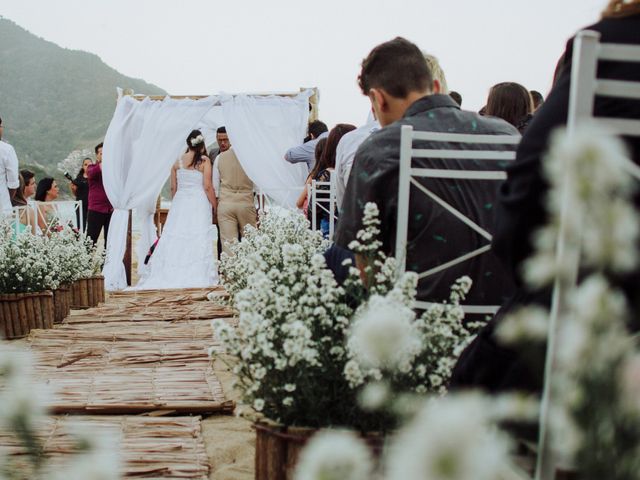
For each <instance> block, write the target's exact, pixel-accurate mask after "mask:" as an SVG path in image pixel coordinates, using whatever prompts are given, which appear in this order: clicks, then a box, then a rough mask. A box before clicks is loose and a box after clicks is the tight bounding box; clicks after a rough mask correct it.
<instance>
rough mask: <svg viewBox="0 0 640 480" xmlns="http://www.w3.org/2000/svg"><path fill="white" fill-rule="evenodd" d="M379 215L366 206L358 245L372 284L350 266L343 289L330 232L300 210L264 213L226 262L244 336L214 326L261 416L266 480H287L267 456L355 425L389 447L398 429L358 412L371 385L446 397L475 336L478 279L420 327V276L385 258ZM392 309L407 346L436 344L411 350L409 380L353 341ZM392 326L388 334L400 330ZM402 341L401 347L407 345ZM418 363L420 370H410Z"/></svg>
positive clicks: (292, 451) (383, 418)
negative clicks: (463, 350) (472, 295)
mask: <svg viewBox="0 0 640 480" xmlns="http://www.w3.org/2000/svg"><path fill="white" fill-rule="evenodd" d="M378 216H379V213H378V209H377V207H376V206H375V205H374V204H368V205H367V206H366V208H365V215H364V219H363V225H364V229H363V230H362V231H361V232H359V233H358V235H357V240H356V241H354V242H353V243H352V244H351V245H350V248H351V249H352V250H353V251H355V252H357V253H359V254H360V255H361V256H362V257H363V259H364V262H365V265H366V267H365V269H364V279H363V278H361V276H360V272H359V270H358V269H356V268H355V267H353V266H351V267H350V273H349V276H348V278H347V280H346V281H345V283H344V285H343V286H340V285H338V283H337V282H336V280H335V278H334V276H333V273H332V272H331V271H330V270H329V269H328V268H327V266H326V262H325V259H324V257H323V256H322V255H321V254H320V253H319V252H321V251H322V250H323V248H324V247H325V246H326V244H325V243H324V242H323V241H322V239H321V236H320V235H319V234H318V232H313V231H311V230H310V229H309V226H308V222H307V220H306V219H305V218H304V217H303V216H302V215H300V214H298V213H294V212H284V211H279V210H276V211H275V212H269V213H268V214H265V215H263V216H262V217H261V223H260V227H259V228H258V229H256V230H250V231H249V232H248V235H247V239H243V240H242V241H241V242H240V243H239V244H237V245H234V246H233V247H232V253H233V257H226V258H224V259H223V265H222V269H221V271H222V275H223V279H224V281H225V286H226V287H227V288H228V289H229V291H230V293H232V295H233V306H234V307H235V308H236V309H237V311H238V312H239V320H238V325H237V327H235V328H234V327H232V326H230V325H229V324H228V323H227V322H223V321H214V329H215V335H216V338H217V339H219V341H220V342H221V343H222V344H223V345H225V347H226V350H227V353H228V354H229V355H228V356H225V357H223V358H224V359H225V360H226V361H228V362H229V363H230V365H231V366H232V368H233V371H234V373H235V374H236V375H237V378H238V380H237V381H238V385H237V386H238V387H239V389H240V390H241V393H242V396H243V400H244V402H245V403H246V404H248V405H250V406H251V407H252V409H253V410H254V411H255V412H258V414H259V415H258V418H259V421H258V423H257V424H256V428H257V432H258V440H257V454H256V455H257V460H256V461H257V463H256V465H258V469H257V471H258V473H257V478H274V479H279V478H285V477H281V476H280V475H281V474H282V469H283V468H284V467H282V465H278V464H277V461H274V462H272V460H273V459H274V457H273V456H271V455H270V454H272V453H274V452H273V451H271V452H268V451H267V452H265V451H263V450H262V449H263V448H264V449H267V450H268V449H271V450H273V449H276V450H279V451H280V452H285V453H283V454H284V455H285V456H286V457H287V458H288V459H289V460H288V462H289V464H291V463H293V464H294V463H295V459H296V456H297V454H296V452H297V450H299V449H300V446H301V445H302V443H304V439H305V438H306V437H308V436H310V435H312V434H313V433H315V430H316V429H317V428H322V427H329V426H341V427H348V428H352V429H354V430H355V431H359V432H363V433H361V434H362V435H365V436H366V437H367V438H368V441H369V442H371V443H372V444H374V445H377V446H378V447H377V448H381V445H382V442H383V440H384V432H386V431H387V430H389V429H391V428H394V427H395V425H396V422H397V421H396V419H395V418H394V417H393V416H392V415H389V414H386V413H385V412H383V411H382V412H376V413H374V412H371V411H368V410H367V409H363V408H361V407H360V406H359V405H358V401H357V400H358V397H359V395H360V394H361V393H362V390H363V386H364V384H365V380H367V379H370V378H375V379H377V380H379V381H381V382H383V381H384V382H388V383H389V384H392V385H394V386H399V385H402V386H403V388H404V389H406V390H407V391H408V392H416V391H418V392H426V391H433V392H434V393H441V392H442V391H444V389H445V388H444V387H445V384H446V381H447V379H448V376H449V374H450V369H451V367H452V365H453V359H452V355H453V352H454V351H457V347H458V346H459V345H462V344H464V343H465V342H466V341H467V340H468V337H469V335H470V334H469V333H468V332H467V331H466V329H464V328H463V327H461V320H462V317H463V315H462V310H461V309H460V308H459V305H458V303H459V301H460V300H461V299H463V298H464V294H465V293H466V291H468V288H469V287H470V282H469V281H468V279H464V280H461V282H460V283H459V284H457V285H456V286H455V287H454V289H455V291H454V293H453V294H452V299H453V300H454V301H455V302H456V303H455V304H453V305H448V304H441V305H437V306H434V308H433V309H431V310H430V311H429V312H427V313H426V314H425V316H424V317H422V318H421V319H420V320H419V321H416V320H415V316H414V314H413V312H412V310H411V307H412V305H413V302H414V300H415V295H416V283H417V276H416V274H415V273H412V272H408V273H406V274H404V275H403V276H402V277H401V278H397V277H396V271H397V269H396V262H395V260H394V259H393V258H388V257H386V256H385V255H383V254H382V253H381V252H380V243H379V241H378V236H379V233H380V231H379V225H380V221H379V218H378ZM387 302H392V304H391V306H390V307H389V310H393V311H396V312H404V316H403V318H402V320H401V322H403V325H402V326H401V329H402V328H405V331H404V332H403V333H404V334H405V336H404V337H403V338H404V339H406V338H407V337H408V336H411V335H413V334H414V333H415V334H418V335H419V336H420V337H421V338H425V339H428V341H429V343H428V344H427V345H426V346H423V345H420V344H417V345H416V342H415V339H414V341H413V342H410V343H411V344H412V345H413V347H412V349H411V350H410V358H407V359H405V363H404V364H403V365H402V373H400V374H398V373H396V371H395V370H393V369H387V368H379V367H381V366H380V365H375V364H374V365H365V363H364V360H363V359H362V358H361V357H359V356H358V354H357V350H358V349H357V348H356V347H355V344H354V345H350V344H348V342H347V339H348V337H349V333H350V331H351V327H352V323H353V321H352V319H353V318H354V317H355V318H356V319H357V320H356V322H355V323H354V324H353V326H354V329H355V330H358V329H359V328H360V327H364V328H365V329H367V323H368V320H367V319H370V318H371V316H372V315H377V314H378V309H379V308H382V304H386V303H387ZM385 311H387V310H385ZM374 323H375V320H374ZM454 324H455V326H454ZM385 327H387V326H385ZM393 328H394V327H393V325H391V326H390V328H386V329H385V330H383V331H382V332H381V333H382V334H383V335H384V332H386V333H389V332H390V330H391V333H393V331H392V330H393ZM373 329H374V330H375V325H374V326H373ZM369 330H371V329H370V328H369ZM403 341H404V340H403V339H399V343H398V344H397V345H395V346H394V348H395V347H397V348H404V344H403ZM439 355H441V357H440V356H439ZM413 367H416V369H417V373H416V374H413V373H409V372H408V369H411V368H413ZM274 422H275V424H274ZM367 432H369V433H367ZM371 432H375V433H371ZM292 438H296V439H297V440H296V441H294V442H291V441H290V440H291V439H292ZM276 445H277V446H276ZM276 460H277V459H276ZM290 469H291V466H290V467H289V470H290ZM276 472H280V473H276ZM287 478H288V477H287Z"/></svg>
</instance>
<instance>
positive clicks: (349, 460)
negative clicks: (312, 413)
mask: <svg viewBox="0 0 640 480" xmlns="http://www.w3.org/2000/svg"><path fill="white" fill-rule="evenodd" d="M372 474H373V460H372V458H371V453H370V452H369V449H368V448H367V446H366V445H364V444H363V443H362V442H361V441H360V439H359V438H358V437H357V436H356V435H355V434H354V433H353V432H349V431H339V430H336V431H323V432H320V433H318V434H316V435H315V436H314V437H313V440H312V441H311V444H310V445H309V448H307V449H305V450H304V451H303V453H302V455H301V457H300V461H299V463H298V465H297V466H296V472H295V476H294V478H295V480H320V479H322V480H370V479H371V478H372Z"/></svg>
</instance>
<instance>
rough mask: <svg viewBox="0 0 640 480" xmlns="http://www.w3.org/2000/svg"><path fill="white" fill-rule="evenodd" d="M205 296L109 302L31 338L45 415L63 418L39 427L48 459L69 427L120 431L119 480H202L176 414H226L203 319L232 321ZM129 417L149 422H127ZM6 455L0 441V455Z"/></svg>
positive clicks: (57, 453)
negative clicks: (46, 389) (48, 399)
mask: <svg viewBox="0 0 640 480" xmlns="http://www.w3.org/2000/svg"><path fill="white" fill-rule="evenodd" d="M210 291H211V289H208V290H202V289H194V290H174V291H143V292H122V293H117V294H113V295H110V296H109V298H108V300H107V303H106V304H104V305H101V306H99V307H96V308H93V309H88V310H83V311H74V312H73V313H72V315H71V316H70V317H68V318H67V319H66V320H65V322H64V323H63V324H61V325H57V326H56V327H55V328H53V329H51V330H34V331H32V333H31V334H30V336H29V337H28V339H27V341H26V344H27V346H28V348H30V349H31V351H32V352H33V353H34V356H35V359H34V361H35V365H34V370H35V375H36V377H37V378H38V379H39V380H41V381H44V382H46V383H47V384H48V385H49V386H50V389H51V390H52V393H53V397H52V398H53V400H52V402H53V403H52V405H51V407H52V410H53V412H54V413H56V414H58V415H63V416H59V417H52V418H51V419H49V424H46V425H44V426H43V427H42V428H43V429H44V433H43V435H44V438H46V439H47V441H46V444H45V447H44V450H45V453H51V454H52V457H53V458H52V460H54V461H55V462H58V461H62V462H64V461H65V460H64V457H65V455H66V456H67V457H68V454H69V453H70V451H69V450H70V446H69V444H68V439H69V437H68V435H66V433H64V432H65V428H64V426H65V425H67V423H68V422H70V421H71V420H73V421H74V422H75V421H76V420H78V421H80V422H81V423H85V424H89V425H91V428H94V426H95V427H96V428H98V427H100V428H102V426H104V427H105V428H107V427H111V428H117V429H119V430H120V431H121V434H122V438H123V443H122V445H121V450H122V452H123V458H124V460H125V462H126V466H125V470H124V471H123V478H129V477H144V478H159V479H160V478H162V479H165V478H187V479H191V478H193V479H206V478H209V477H208V472H209V471H210V465H209V461H208V460H207V454H206V452H205V442H204V439H203V434H202V423H201V418H200V417H199V416H197V417H182V415H193V414H196V415H200V414H220V413H226V414H229V413H232V412H233V410H234V408H235V403H234V402H233V401H232V400H229V399H228V398H227V397H226V395H225V392H224V391H223V387H222V384H221V382H220V380H219V379H218V378H217V376H216V373H215V372H214V371H213V369H212V366H211V362H210V359H209V356H208V349H209V347H211V346H214V347H215V346H216V342H215V339H214V338H213V334H212V333H213V332H212V329H211V319H213V318H227V319H228V321H230V322H232V321H233V320H232V318H231V317H232V315H233V312H232V311H230V310H229V309H228V308H226V307H222V306H220V305H217V304H214V303H212V302H209V301H207V297H206V296H207V293H209V292H210ZM214 291H215V292H216V294H217V295H219V296H221V297H224V296H225V295H226V294H225V292H224V290H222V289H220V288H218V289H214ZM68 414H73V415H71V416H69V415H68ZM139 414H143V415H150V416H132V415H139ZM76 415H77V416H76ZM88 415H90V416H88ZM123 415H125V416H123ZM165 415H180V416H177V417H170V416H165ZM65 442H67V443H65ZM15 448H16V446H15V443H12V440H11V439H10V438H8V437H7V436H6V435H2V434H1V433H0V453H2V452H3V450H4V451H10V452H13V453H16V454H17V453H18V452H16V451H15ZM212 475H213V473H212Z"/></svg>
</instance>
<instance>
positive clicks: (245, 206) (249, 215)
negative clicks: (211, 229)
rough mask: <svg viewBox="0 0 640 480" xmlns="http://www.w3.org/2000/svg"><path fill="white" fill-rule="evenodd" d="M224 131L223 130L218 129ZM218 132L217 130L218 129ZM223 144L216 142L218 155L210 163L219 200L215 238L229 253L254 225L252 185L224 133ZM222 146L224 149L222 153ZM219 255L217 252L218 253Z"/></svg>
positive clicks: (224, 250) (254, 213) (255, 217)
mask: <svg viewBox="0 0 640 480" xmlns="http://www.w3.org/2000/svg"><path fill="white" fill-rule="evenodd" d="M221 128H224V127H221ZM218 130H220V129H218ZM224 133H225V137H226V138H227V141H226V142H220V141H219V142H218V145H220V150H221V153H220V155H218V156H217V157H216V159H215V161H214V162H213V172H212V175H213V187H214V189H215V191H216V196H217V197H218V212H217V215H216V216H217V219H218V229H219V235H218V238H219V239H220V241H221V242H222V251H223V252H225V253H226V254H228V255H229V254H230V253H231V252H230V251H229V245H228V244H230V243H233V242H237V241H238V240H239V239H240V238H241V237H242V234H243V232H244V227H245V226H247V225H253V226H254V227H255V226H256V223H257V216H256V209H255V203H254V200H253V182H252V181H251V179H250V178H249V177H248V176H247V174H246V173H245V171H244V169H243V168H242V165H240V161H239V160H238V157H237V156H236V154H235V152H234V150H233V148H232V147H231V144H230V143H229V141H228V138H229V137H227V136H226V130H225V131H224ZM223 145H224V147H226V148H225V150H224V151H223V150H222V148H223ZM218 252H220V249H219V250H218Z"/></svg>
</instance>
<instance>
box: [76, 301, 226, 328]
mask: <svg viewBox="0 0 640 480" xmlns="http://www.w3.org/2000/svg"><path fill="white" fill-rule="evenodd" d="M232 316H233V311H232V310H231V309H229V308H227V307H224V306H220V305H217V304H215V303H213V302H208V301H207V302H188V303H184V304H183V303H176V304H173V305H170V304H166V303H163V304H155V305H146V306H137V305H128V304H125V303H107V304H105V305H103V306H100V307H97V308H91V309H88V310H76V311H73V312H72V313H71V315H70V316H69V317H67V319H66V320H65V323H67V324H73V323H106V322H141V321H153V320H158V321H164V322H180V321H183V320H212V319H214V318H226V317H232Z"/></svg>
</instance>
